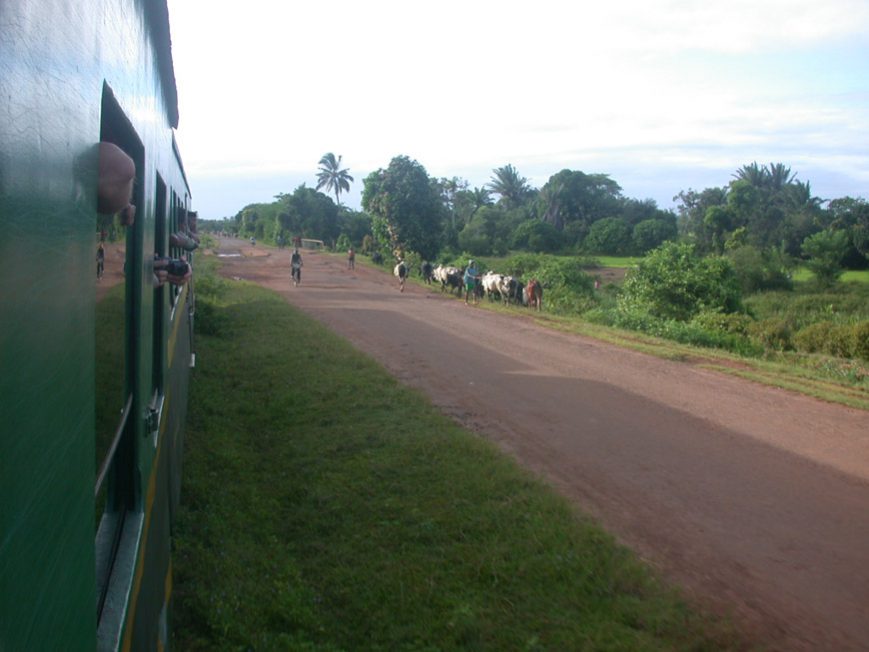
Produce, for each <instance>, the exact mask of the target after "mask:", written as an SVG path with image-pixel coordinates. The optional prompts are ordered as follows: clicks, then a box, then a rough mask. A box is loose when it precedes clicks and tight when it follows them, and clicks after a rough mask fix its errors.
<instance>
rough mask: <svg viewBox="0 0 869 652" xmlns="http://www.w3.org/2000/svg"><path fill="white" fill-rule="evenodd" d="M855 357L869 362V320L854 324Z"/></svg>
mask: <svg viewBox="0 0 869 652" xmlns="http://www.w3.org/2000/svg"><path fill="white" fill-rule="evenodd" d="M854 357H855V358H862V359H863V360H867V361H869V320H867V321H861V322H860V323H859V324H854Z"/></svg>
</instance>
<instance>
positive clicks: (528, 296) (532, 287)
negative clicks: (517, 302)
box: [524, 278, 543, 310]
mask: <svg viewBox="0 0 869 652" xmlns="http://www.w3.org/2000/svg"><path fill="white" fill-rule="evenodd" d="M524 299H525V305H526V306H529V307H533V308H535V309H537V310H541V309H542V308H543V286H542V285H540V281H538V280H537V279H536V278H532V279H531V280H530V281H528V285H526V286H525V297H524Z"/></svg>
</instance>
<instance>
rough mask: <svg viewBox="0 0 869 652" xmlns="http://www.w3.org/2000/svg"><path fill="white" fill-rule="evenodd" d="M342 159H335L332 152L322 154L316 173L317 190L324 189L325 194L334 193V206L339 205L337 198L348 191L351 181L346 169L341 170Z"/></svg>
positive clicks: (339, 157)
mask: <svg viewBox="0 0 869 652" xmlns="http://www.w3.org/2000/svg"><path fill="white" fill-rule="evenodd" d="M342 158H343V157H341V156H338V158H337V159H336V158H335V155H334V154H333V153H332V152H329V153H328V154H324V155H323V158H321V159H320V164H319V165H320V167H319V168H318V169H319V172H317V190H320V188H325V189H326V191H327V192H334V193H335V203H336V204H340V203H341V202H340V201H339V199H338V197H339V195H340V194H341V193H342V192H349V191H350V182H351V181H353V177H351V176H350V173H349V172H348V168H345V169H343V170H342V169H341V159H342Z"/></svg>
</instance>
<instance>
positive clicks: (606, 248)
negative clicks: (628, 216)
mask: <svg viewBox="0 0 869 652" xmlns="http://www.w3.org/2000/svg"><path fill="white" fill-rule="evenodd" d="M582 247H583V249H585V251H587V252H589V253H593V254H610V255H618V254H624V253H627V252H628V251H629V250H630V247H631V227H629V226H628V225H627V224H626V223H625V221H624V220H622V219H621V218H619V217H605V218H603V219H602V220H598V221H596V222H594V223H593V224H592V225H591V228H589V230H588V236H586V238H585V240H584V241H583V243H582Z"/></svg>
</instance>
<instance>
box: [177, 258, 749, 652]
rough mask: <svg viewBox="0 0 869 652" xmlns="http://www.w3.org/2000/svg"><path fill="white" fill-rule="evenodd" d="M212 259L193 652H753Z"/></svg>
mask: <svg viewBox="0 0 869 652" xmlns="http://www.w3.org/2000/svg"><path fill="white" fill-rule="evenodd" d="M203 271H204V270H202V269H201V268H199V269H198V270H197V274H198V276H199V278H198V283H197V291H198V299H197V320H196V324H197V328H200V327H202V326H206V325H207V332H201V331H200V332H199V333H198V336H197V350H198V353H199V355H198V358H197V360H198V364H197V369H196V374H195V378H194V379H193V382H192V385H191V400H190V413H189V424H188V428H187V437H186V444H185V449H186V450H185V457H184V464H185V467H184V501H183V503H182V506H181V510H180V512H179V516H178V520H177V523H176V530H175V533H174V535H175V544H176V548H175V556H174V559H173V574H174V578H175V582H174V587H173V600H174V604H175V610H174V615H173V618H174V635H175V641H174V643H175V646H176V647H177V648H178V649H183V650H312V651H313V650H332V651H335V650H457V649H466V650H472V649H473V650H580V649H588V650H604V649H606V650H728V649H744V645H743V644H741V643H740V642H739V641H737V640H736V639H735V638H734V637H733V636H732V635H730V634H729V633H728V632H727V631H726V629H725V628H724V627H723V626H722V625H721V624H720V623H715V622H712V621H709V620H706V619H704V618H703V617H701V616H700V615H698V614H697V613H696V612H693V611H691V610H690V609H689V608H688V607H687V606H686V605H685V603H684V602H683V601H682V600H681V599H680V598H679V596H678V595H675V594H674V593H673V592H672V591H671V590H670V589H668V588H667V587H665V586H663V585H662V584H661V583H660V582H659V581H658V579H657V578H656V577H654V575H653V574H652V573H651V572H650V570H649V569H648V568H647V567H645V566H643V565H642V564H641V563H640V562H639V561H638V559H637V558H636V557H635V556H634V555H633V554H631V553H630V552H629V551H627V550H626V549H624V548H623V547H621V546H619V545H617V544H616V543H615V542H614V541H613V539H612V538H611V537H610V536H609V535H607V534H605V533H604V532H603V531H602V530H600V528H599V527H598V526H596V525H595V524H594V523H592V522H591V521H590V520H588V519H587V518H585V517H582V516H579V517H578V516H577V514H576V512H575V511H574V510H573V508H572V507H571V506H570V505H569V504H568V503H567V502H566V501H565V500H563V499H562V498H560V497H559V496H557V495H555V493H554V492H553V491H552V490H551V489H550V488H548V487H546V486H545V485H544V484H543V483H542V482H540V481H539V480H537V479H535V478H534V477H532V475H531V474H529V473H527V472H525V471H523V470H521V469H520V468H519V467H518V466H517V465H516V464H515V462H513V461H512V460H511V459H510V458H509V457H507V456H504V455H502V454H501V453H499V452H498V451H497V449H496V448H495V447H494V446H493V445H491V444H489V443H487V442H486V441H484V440H483V439H481V438H479V437H476V436H474V435H473V434H471V433H469V432H467V431H464V430H462V429H460V428H459V427H457V426H456V425H455V424H454V423H453V422H452V421H451V420H449V419H447V418H446V417H444V416H442V415H441V414H439V413H438V412H437V411H436V410H435V409H434V408H433V407H432V406H431V405H430V404H429V403H427V402H426V401H425V400H424V399H423V397H422V396H421V395H420V394H419V393H417V392H414V391H411V390H408V389H407V388H404V387H403V386H402V385H400V384H399V383H398V382H396V381H395V380H394V379H392V378H391V377H390V376H389V375H388V374H387V373H386V372H385V371H384V370H383V369H382V368H381V367H379V366H378V365H376V364H375V363H374V362H372V361H371V360H370V359H369V358H367V357H365V356H363V355H362V354H360V353H359V352H357V351H355V350H354V349H353V348H352V347H351V346H350V345H349V344H347V343H346V342H345V341H343V340H341V339H340V338H338V337H336V336H334V335H332V334H331V333H329V332H328V331H327V330H325V329H324V328H322V327H321V326H319V325H317V324H316V323H315V322H314V321H312V320H311V319H309V318H307V317H305V316H304V315H302V314H301V313H300V312H299V311H297V310H294V309H293V308H291V307H290V306H289V305H287V303H286V302H284V301H282V300H281V299H280V297H278V296H277V295H276V294H274V293H271V292H267V291H265V290H262V289H260V288H257V287H254V286H249V285H247V284H244V283H231V284H228V283H225V282H222V281H220V280H219V279H216V278H214V277H209V276H208V275H207V274H203V273H202V272H203ZM206 306H207V308H206ZM200 311H202V314H200ZM206 315H207V318H206ZM287 333H292V334H293V344H292V346H281V345H276V343H280V342H286V334H287ZM312 369H316V372H311V370H312ZM300 374H301V377H300ZM409 424H412V427H409ZM420 461H424V463H420Z"/></svg>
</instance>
